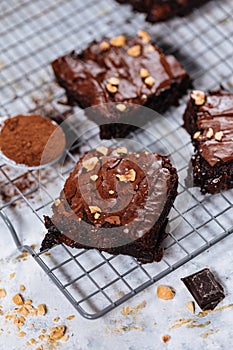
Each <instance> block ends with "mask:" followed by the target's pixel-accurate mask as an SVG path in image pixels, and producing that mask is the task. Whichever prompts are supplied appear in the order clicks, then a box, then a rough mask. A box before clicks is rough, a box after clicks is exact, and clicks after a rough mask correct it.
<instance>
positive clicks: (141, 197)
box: [41, 147, 178, 263]
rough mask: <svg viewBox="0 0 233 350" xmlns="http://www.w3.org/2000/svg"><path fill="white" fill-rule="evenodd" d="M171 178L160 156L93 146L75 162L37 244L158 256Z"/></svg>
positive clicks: (145, 258)
mask: <svg viewBox="0 0 233 350" xmlns="http://www.w3.org/2000/svg"><path fill="white" fill-rule="evenodd" d="M177 182H178V177H177V173H176V170H175V168H173V167H172V165H171V163H170V161H169V159H168V158H166V157H164V156H160V155H157V154H155V153H149V152H140V153H130V152H127V150H126V149H125V148H119V149H107V148H105V147H98V148H97V149H96V150H93V151H91V152H89V153H87V154H85V155H84V156H83V157H82V158H81V159H80V160H79V161H78V163H77V165H76V168H75V170H74V171H73V172H72V173H71V174H70V176H69V178H68V179H67V181H66V183H65V186H64V189H63V191H62V192H61V194H60V198H59V200H58V201H55V203H54V205H53V207H52V209H53V216H52V217H51V218H49V217H45V225H46V227H47V229H48V234H47V235H46V236H45V238H44V240H43V242H42V247H41V249H42V250H44V249H48V248H51V247H52V246H53V245H55V244H59V243H65V244H66V245H68V246H71V247H76V248H86V249H92V248H96V249H98V250H100V251H106V252H108V253H110V254H115V255H118V254H125V255H131V256H133V257H135V258H137V259H138V260H139V261H140V262H143V263H147V262H153V261H159V260H161V258H162V255H163V249H162V248H161V242H162V240H163V239H164V238H165V236H166V233H165V226H166V224H167V216H168V213H169V211H170V209H171V207H172V204H173V202H174V200H175V197H176V195H177Z"/></svg>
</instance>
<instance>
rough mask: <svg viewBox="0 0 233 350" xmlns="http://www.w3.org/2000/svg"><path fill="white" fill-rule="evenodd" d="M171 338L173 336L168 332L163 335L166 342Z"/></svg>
mask: <svg viewBox="0 0 233 350" xmlns="http://www.w3.org/2000/svg"><path fill="white" fill-rule="evenodd" d="M170 339H171V336H170V335H168V334H166V335H163V336H162V341H163V342H164V343H167V342H168V341H169V340H170Z"/></svg>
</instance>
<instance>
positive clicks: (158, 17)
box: [117, 0, 209, 23]
mask: <svg viewBox="0 0 233 350" xmlns="http://www.w3.org/2000/svg"><path fill="white" fill-rule="evenodd" d="M117 1H118V2H119V3H121V4H131V5H132V6H133V9H134V10H135V11H139V12H143V13H146V14H147V17H146V20H147V21H148V22H152V23H155V22H160V21H166V20H168V19H170V18H172V17H175V16H185V15H186V14H188V13H189V12H191V11H192V10H193V9H194V8H195V7H198V6H201V5H203V4H204V3H206V2H207V1H209V0H117Z"/></svg>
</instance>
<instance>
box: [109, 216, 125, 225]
mask: <svg viewBox="0 0 233 350" xmlns="http://www.w3.org/2000/svg"><path fill="white" fill-rule="evenodd" d="M105 221H106V222H108V223H109V224H113V225H120V224H121V220H120V217H119V216H117V215H113V216H109V217H108V218H106V219H105Z"/></svg>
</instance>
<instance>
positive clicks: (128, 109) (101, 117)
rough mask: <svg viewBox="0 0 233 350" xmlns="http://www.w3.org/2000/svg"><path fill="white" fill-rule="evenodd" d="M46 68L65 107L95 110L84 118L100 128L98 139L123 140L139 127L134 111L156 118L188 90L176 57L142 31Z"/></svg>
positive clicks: (141, 117) (105, 41) (93, 46)
mask: <svg viewBox="0 0 233 350" xmlns="http://www.w3.org/2000/svg"><path fill="white" fill-rule="evenodd" d="M52 67H53V70H54V73H55V76H56V79H57V82H58V83H59V84H60V85H61V86H62V87H63V88H64V89H65V90H66V94H67V97H68V101H69V103H71V104H74V103H77V104H78V105H79V106H80V107H81V108H85V109H86V108H87V107H91V106H96V107H95V109H93V108H92V109H90V108H89V109H88V108H87V109H86V115H87V116H88V117H89V118H90V119H91V120H92V121H94V122H96V123H97V124H98V125H99V126H100V137H101V138H102V139H109V138H111V137H124V136H126V135H127V134H128V133H129V132H130V131H132V130H134V129H135V127H140V126H142V125H143V124H145V115H143V113H141V111H140V113H137V110H138V108H139V106H146V107H150V108H152V109H154V110H156V111H157V112H159V113H162V112H164V111H165V110H166V109H167V108H169V107H170V106H171V105H176V104H178V99H179V97H181V96H182V95H183V94H184V93H185V92H186V90H187V89H188V88H189V87H190V85H191V81H190V78H189V76H188V74H187V73H186V71H185V70H184V68H183V67H182V66H181V65H180V63H179V62H178V61H177V60H176V58H175V57H174V56H172V55H164V54H163V52H162V51H161V50H160V49H159V48H158V47H156V46H154V45H152V42H151V38H150V36H149V34H148V33H147V32H145V31H142V30H140V31H138V35H137V36H135V37H132V38H126V37H125V36H123V35H120V36H118V37H115V38H112V39H109V38H103V39H102V40H101V41H100V42H94V43H92V44H91V45H90V46H89V47H88V48H86V49H85V50H84V51H82V52H81V53H79V54H77V53H75V52H72V53H70V54H68V55H65V56H63V57H59V58H58V59H56V60H55V61H54V62H52ZM106 104H107V105H106ZM132 104H133V106H132ZM137 106H138V107H137Z"/></svg>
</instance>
